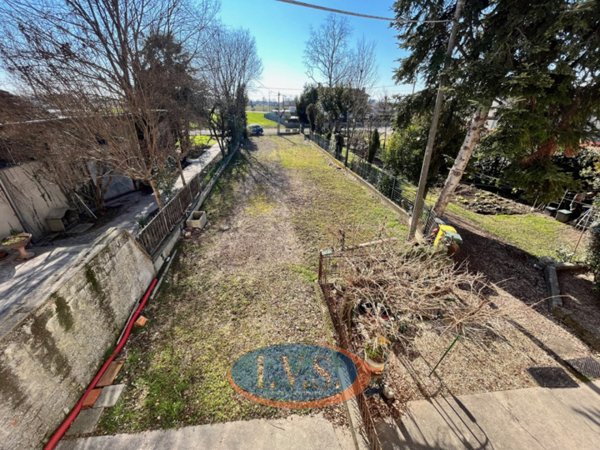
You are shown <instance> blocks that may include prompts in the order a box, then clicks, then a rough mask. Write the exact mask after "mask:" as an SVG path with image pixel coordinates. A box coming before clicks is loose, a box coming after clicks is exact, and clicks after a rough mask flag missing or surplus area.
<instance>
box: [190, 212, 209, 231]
mask: <svg viewBox="0 0 600 450" xmlns="http://www.w3.org/2000/svg"><path fill="white" fill-rule="evenodd" d="M206 222H207V218H206V211H192V214H190V216H189V217H188V219H187V220H186V221H185V226H186V227H187V228H198V229H200V230H201V229H202V228H204V226H205V225H206Z"/></svg>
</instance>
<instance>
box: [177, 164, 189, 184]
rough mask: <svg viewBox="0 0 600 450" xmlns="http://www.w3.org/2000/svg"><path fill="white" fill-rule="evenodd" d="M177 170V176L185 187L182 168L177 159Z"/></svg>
mask: <svg viewBox="0 0 600 450" xmlns="http://www.w3.org/2000/svg"><path fill="white" fill-rule="evenodd" d="M177 170H179V176H180V177H181V182H182V183H183V185H184V186H185V185H186V184H187V183H186V182H185V177H184V176H183V167H181V159H179V158H177Z"/></svg>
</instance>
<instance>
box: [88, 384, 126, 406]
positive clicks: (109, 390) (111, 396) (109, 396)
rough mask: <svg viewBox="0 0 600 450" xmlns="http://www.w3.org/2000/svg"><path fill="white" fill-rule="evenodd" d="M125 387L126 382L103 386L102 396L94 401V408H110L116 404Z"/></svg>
mask: <svg viewBox="0 0 600 450" xmlns="http://www.w3.org/2000/svg"><path fill="white" fill-rule="evenodd" d="M124 388H125V385H124V384H113V385H111V386H106V387H103V388H102V392H101V393H100V397H98V400H96V403H94V408H110V407H112V406H115V404H116V403H117V401H118V400H119V397H121V394H122V393H123V389H124Z"/></svg>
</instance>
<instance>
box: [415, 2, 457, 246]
mask: <svg viewBox="0 0 600 450" xmlns="http://www.w3.org/2000/svg"><path fill="white" fill-rule="evenodd" d="M464 3H465V0H458V1H457V2H456V9H455V10H454V19H453V21H452V22H453V23H452V30H451V31H450V38H449V39H448V47H447V48H446V57H445V59H444V67H443V68H442V72H441V75H440V81H439V85H438V91H437V95H436V97H435V106H434V108H433V116H432V117H431V126H430V128H429V136H428V137H427V146H426V147H425V154H424V155H423V166H422V167H421V176H420V177H419V188H418V189H417V196H416V198H415V206H414V208H413V211H412V216H411V218H410V230H409V231H408V240H409V241H411V240H413V239H414V237H415V233H416V232H417V226H418V225H419V219H420V218H421V213H422V212H423V203H424V201H425V199H424V195H425V187H426V186H427V177H428V175H429V164H430V163H431V156H432V154H433V146H434V144H435V135H436V133H437V128H438V123H439V121H440V112H441V110H442V103H443V101H444V92H443V91H444V81H445V74H444V70H445V69H446V67H445V66H446V64H447V63H448V60H450V58H451V57H452V51H453V50H454V45H455V42H456V35H457V34H458V21H459V20H460V16H461V14H462V9H463V5H464Z"/></svg>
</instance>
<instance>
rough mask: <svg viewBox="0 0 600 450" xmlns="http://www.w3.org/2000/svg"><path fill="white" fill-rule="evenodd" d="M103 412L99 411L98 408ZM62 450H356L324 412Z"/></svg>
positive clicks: (74, 444) (69, 444) (66, 445)
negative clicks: (192, 449)
mask: <svg viewBox="0 0 600 450" xmlns="http://www.w3.org/2000/svg"><path fill="white" fill-rule="evenodd" d="M95 411H99V410H95ZM58 448H59V449H61V450H70V449H88V450H92V449H93V450H100V449H106V450H108V449H110V450H130V449H137V450H143V449H191V448H194V449H210V450H223V449H244V450H246V449H252V450H262V449H278V450H313V449H314V450H322V449H326V450H353V449H354V448H355V446H354V441H353V440H352V435H351V433H350V431H349V430H347V429H343V428H334V426H333V425H332V423H331V422H329V421H328V420H327V419H325V418H324V417H323V416H322V415H316V416H291V417H288V418H286V419H278V420H264V419H260V420H249V421H243V422H227V423H219V424H211V425H198V426H193V427H184V428H179V429H175V430H160V431H146V432H143V433H136V434H117V435H115V436H95V437H90V438H80V439H63V440H62V441H61V443H60V444H59V446H58Z"/></svg>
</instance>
